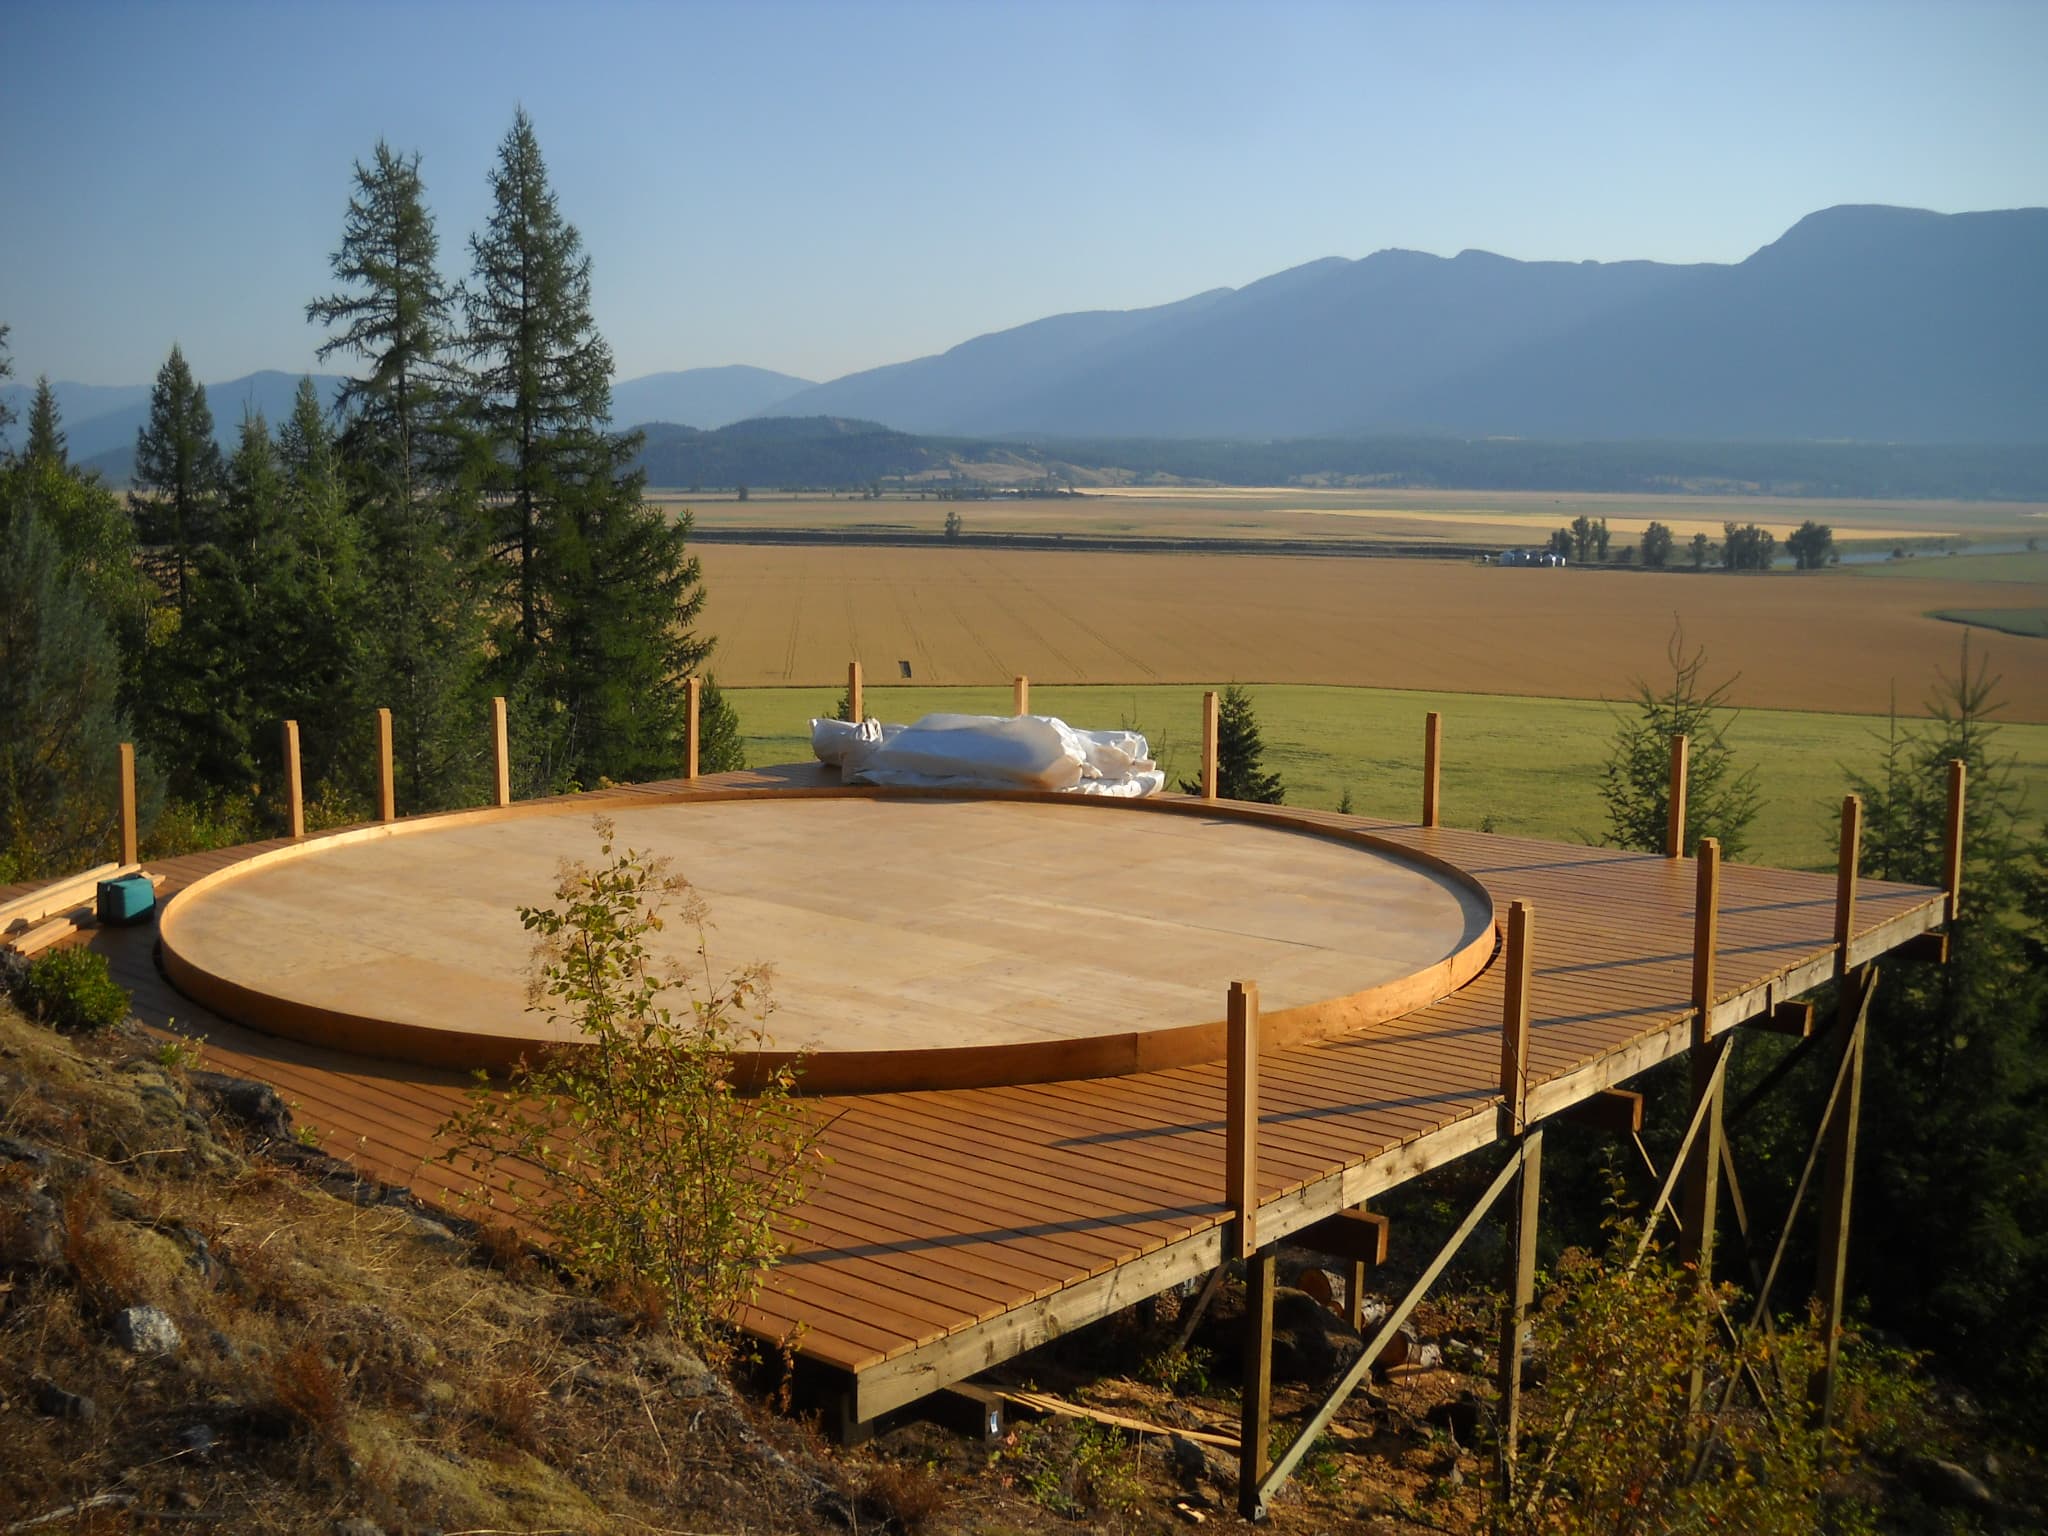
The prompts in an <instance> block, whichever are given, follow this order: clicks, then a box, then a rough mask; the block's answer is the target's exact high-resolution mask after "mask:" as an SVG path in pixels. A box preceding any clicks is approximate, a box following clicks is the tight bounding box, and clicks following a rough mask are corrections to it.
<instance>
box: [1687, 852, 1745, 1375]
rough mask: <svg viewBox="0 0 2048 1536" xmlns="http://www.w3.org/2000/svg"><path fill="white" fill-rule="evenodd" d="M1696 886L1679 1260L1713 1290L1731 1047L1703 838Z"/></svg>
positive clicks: (1713, 855) (1715, 902)
mask: <svg viewBox="0 0 2048 1536" xmlns="http://www.w3.org/2000/svg"><path fill="white" fill-rule="evenodd" d="M1698 858H1699V881H1698V885H1697V887H1696V892H1695V896H1694V902H1693V940H1692V944H1693V954H1692V1006H1693V1026H1692V1051H1691V1053H1690V1061H1691V1064H1692V1097H1691V1104H1690V1109H1691V1112H1692V1113H1693V1114H1700V1113H1701V1112H1702V1105H1704V1106H1705V1109H1704V1115H1705V1118H1704V1119H1703V1120H1702V1121H1701V1124H1700V1129H1699V1134H1698V1135H1696V1136H1694V1137H1693V1139H1692V1147H1691V1149H1690V1151H1689V1152H1688V1153H1687V1154H1686V1160H1685V1168H1684V1173H1683V1176H1682V1183H1681V1187H1680V1191H1679V1216H1678V1219H1679V1225H1680V1226H1681V1228H1682V1229H1683V1230H1682V1231H1681V1232H1680V1233H1679V1241H1678V1256H1679V1260H1680V1262H1681V1263H1684V1264H1687V1265H1690V1266H1691V1268H1692V1270H1693V1274H1694V1278H1695V1280H1696V1282H1697V1283H1698V1284H1700V1285H1711V1284H1712V1283H1713V1280H1714V1226H1715V1222H1716V1220H1717V1218H1718V1216H1719V1213H1720V1197H1721V1146H1722V1142H1723V1140H1724V1133H1723V1130H1722V1124H1721V1110H1722V1105H1723V1101H1724V1095H1723V1092H1722V1085H1723V1082H1724V1081H1725V1078H1726V1074H1725V1073H1723V1072H1722V1071H1721V1070H1720V1067H1721V1058H1722V1057H1723V1056H1724V1055H1725V1054H1726V1053H1727V1051H1728V1050H1729V1048H1730V1047H1731V1046H1733V1045H1734V1043H1735V1035H1734V1033H1733V1032H1732V1031H1724V1032H1723V1033H1722V1034H1721V1035H1719V1036H1718V1037H1717V1036H1715V1034H1714V1033H1713V1014H1714V948H1715V945H1716V944H1717V943H1718V942H1719V938H1720V906H1721V844H1720V841H1719V840H1718V839H1717V838H1711V837H1703V838H1701V839H1700V847H1699V855H1698ZM1705 1385H1706V1383H1705V1378H1704V1376H1703V1374H1702V1372H1701V1371H1700V1369H1699V1368H1698V1367H1695V1368H1694V1370H1693V1373H1692V1382H1691V1388H1690V1391H1689V1394H1688V1396H1687V1399H1686V1400H1687V1402H1688V1404H1690V1405H1693V1406H1697V1405H1698V1403H1699V1400H1700V1394H1701V1393H1702V1391H1703V1390H1704V1389H1705Z"/></svg>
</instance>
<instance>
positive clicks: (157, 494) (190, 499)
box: [128, 345, 222, 618]
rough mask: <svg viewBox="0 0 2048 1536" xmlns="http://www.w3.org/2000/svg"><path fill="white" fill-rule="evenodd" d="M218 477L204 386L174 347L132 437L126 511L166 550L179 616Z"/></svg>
mask: <svg viewBox="0 0 2048 1536" xmlns="http://www.w3.org/2000/svg"><path fill="white" fill-rule="evenodd" d="M221 474H222V468H221V456H220V446H219V444H217V443H215V442H214V440H213V412H212V411H210V410H208V409H207V406H206V386H205V385H203V384H201V383H199V382H198V381H197V380H196V379H194V378H193V377H192V370H191V369H190V368H189V367H187V366H186V363H185V354H184V352H183V351H182V350H181V349H180V348H179V347H177V346H175V345H173V346H172V348H171V355H170V357H169V358H167V359H166V360H165V362H164V365H163V367H162V368H160V369H158V370H157V375H156V384H155V386H154V387H153V388H152V389H151V390H150V395H149V420H148V421H147V422H146V423H144V425H143V427H142V429H141V430H140V431H139V432H138V433H137V434H136V436H135V474H134V481H135V485H136V487H137V488H138V492H139V494H131V495H130V496H129V498H128V507H129V510H130V512H132V513H133V514H134V517H135V523H136V528H137V530H138V532H139V533H140V535H141V537H142V539H143V540H144V542H146V543H152V544H168V545H169V546H170V547H171V557H172V559H173V560H174V561H175V562H176V576H177V600H178V614H179V617H180V618H182V617H183V616H184V615H185V613H186V611H187V609H188V607H189V603H188V596H189V594H188V590H187V589H188V585H189V578H190V575H191V569H192V561H193V557H194V556H195V555H196V554H197V553H198V551H199V549H200V547H201V546H202V545H203V544H205V542H206V541H207V539H208V538H209V537H210V536H211V535H212V532H213V515H214V509H215V505H216V503H217V500H218V498H219V495H220V484H221Z"/></svg>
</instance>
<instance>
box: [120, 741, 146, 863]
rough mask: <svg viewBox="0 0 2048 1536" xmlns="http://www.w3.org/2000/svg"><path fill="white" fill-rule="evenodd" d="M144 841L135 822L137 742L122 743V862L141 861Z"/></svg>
mask: <svg viewBox="0 0 2048 1536" xmlns="http://www.w3.org/2000/svg"><path fill="white" fill-rule="evenodd" d="M141 843H142V837H141V829H140V828H138V827H137V826H136V824H135V743H134V742H132V741H124V742H122V743H121V862H122V863H123V864H136V863H140V862H141V859H140V856H139V855H138V853H137V849H139V848H140V846H141Z"/></svg>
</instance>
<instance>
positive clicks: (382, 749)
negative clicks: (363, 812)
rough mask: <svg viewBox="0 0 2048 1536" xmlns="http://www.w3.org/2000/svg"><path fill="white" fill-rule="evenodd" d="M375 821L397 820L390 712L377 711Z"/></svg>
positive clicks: (385, 710)
mask: <svg viewBox="0 0 2048 1536" xmlns="http://www.w3.org/2000/svg"><path fill="white" fill-rule="evenodd" d="M377 819H378V820H379V821H396V820H398V791H397V788H396V782H395V780H394V779H393V778H392V774H391V711H390V710H388V709H380V710H378V711H377Z"/></svg>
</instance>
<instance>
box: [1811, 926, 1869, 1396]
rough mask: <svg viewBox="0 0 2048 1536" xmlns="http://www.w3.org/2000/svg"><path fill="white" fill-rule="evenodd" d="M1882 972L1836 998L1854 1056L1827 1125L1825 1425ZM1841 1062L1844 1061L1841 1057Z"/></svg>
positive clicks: (1844, 1044) (1839, 1033)
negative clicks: (1871, 1028) (1872, 1006)
mask: <svg viewBox="0 0 2048 1536" xmlns="http://www.w3.org/2000/svg"><path fill="white" fill-rule="evenodd" d="M1876 981H1877V973H1876V971H1875V970H1874V969H1873V968H1872V967H1870V966H1867V965H1866V966H1864V967H1863V968H1862V969H1861V970H1859V971H1857V972H1856V973H1855V974H1854V975H1853V976H1845V977H1843V979H1842V985H1841V987H1840V990H1839V991H1838V993H1837V994H1836V1004H1835V1007H1836V1025H1835V1039H1836V1041H1837V1042H1838V1044H1837V1048H1838V1049H1839V1050H1840V1051H1842V1052H1845V1053H1846V1054H1847V1056H1848V1067H1849V1078H1848V1081H1847V1082H1846V1083H1844V1084H1843V1085H1842V1092H1841V1093H1840V1094H1839V1095H1838V1096H1837V1097H1836V1099H1835V1112H1834V1114H1833V1116H1832V1117H1830V1119H1829V1120H1828V1123H1827V1125H1826V1126H1825V1127H1823V1129H1822V1132H1821V1134H1822V1135H1823V1137H1825V1139H1826V1148H1827V1152H1826V1155H1827V1171H1826V1174H1825V1176H1824V1177H1825V1183H1824V1184H1823V1192H1822V1195H1821V1207H1820V1262H1819V1266H1818V1272H1817V1273H1816V1274H1815V1276H1814V1290H1815V1292H1816V1293H1817V1294H1818V1295H1819V1297H1820V1305H1821V1329H1822V1337H1823V1339H1824V1340H1825V1341H1826V1342H1825V1343H1824V1345H1823V1347H1822V1352H1821V1369H1820V1381H1819V1383H1818V1390H1817V1391H1816V1392H1815V1394H1814V1395H1815V1397H1816V1398H1818V1402H1817V1403H1816V1404H1815V1406H1816V1407H1818V1408H1819V1409H1820V1421H1821V1424H1822V1427H1826V1426H1827V1425H1828V1424H1830V1423H1832V1422H1833V1420H1834V1416H1835V1385H1836V1380H1837V1377H1838V1376H1839V1374H1840V1373H1839V1372H1838V1370H1837V1369H1836V1366H1837V1363H1838V1360H1839V1358H1840V1355H1841V1348H1842V1300H1843V1295H1844V1291H1845V1289H1846V1284H1847V1276H1848V1269H1849V1207H1850V1203H1851V1201H1852V1200H1853V1199H1854V1197H1855V1188H1856V1129H1857V1125H1858V1122H1859V1121H1860V1120H1861V1119H1862V1115H1863V1050H1864V1042H1865V1040H1866V1038H1867V1032H1866V1030H1865V1029H1864V1026H1863V1019H1864V1004H1865V1002H1866V1001H1867V999H1868V998H1869V996H1870V989H1871V987H1872V986H1873V985H1875V983H1876ZM1837 1059H1838V1060H1839V1058H1837Z"/></svg>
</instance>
